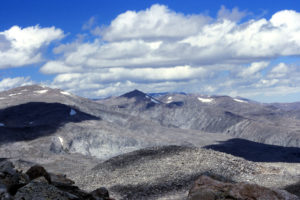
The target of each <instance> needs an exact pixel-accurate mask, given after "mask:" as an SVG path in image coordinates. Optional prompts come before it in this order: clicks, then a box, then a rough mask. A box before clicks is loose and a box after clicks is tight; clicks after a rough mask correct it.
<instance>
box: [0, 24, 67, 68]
mask: <svg viewBox="0 0 300 200" xmlns="http://www.w3.org/2000/svg"><path fill="white" fill-rule="evenodd" d="M63 37H64V34H63V32H62V30H60V29H56V28H55V27H50V28H41V27H39V26H32V27H26V28H23V29H22V28H20V27H19V26H13V27H11V28H10V29H8V30H5V31H3V32H0V69H1V68H2V69H3V68H8V67H20V66H24V65H28V64H33V63H37V62H40V61H41V60H42V54H41V52H40V51H39V50H40V48H41V47H43V46H47V45H49V44H50V43H51V42H52V41H54V40H58V39H61V38H63Z"/></svg>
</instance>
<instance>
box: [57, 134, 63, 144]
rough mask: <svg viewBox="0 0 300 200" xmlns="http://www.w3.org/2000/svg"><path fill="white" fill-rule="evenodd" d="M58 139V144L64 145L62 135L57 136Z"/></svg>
mask: <svg viewBox="0 0 300 200" xmlns="http://www.w3.org/2000/svg"><path fill="white" fill-rule="evenodd" d="M58 139H59V141H60V144H61V145H62V146H63V145H64V139H63V138H62V137H60V136H58Z"/></svg>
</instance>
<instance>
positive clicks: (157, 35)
mask: <svg viewBox="0 0 300 200" xmlns="http://www.w3.org/2000/svg"><path fill="white" fill-rule="evenodd" d="M209 21H211V18H210V17H208V16H205V15H201V14H199V15H184V14H181V13H176V12H174V11H172V10H170V9H169V8H168V7H166V6H164V5H159V4H155V5H153V6H151V7H150V8H149V9H146V10H142V11H139V12H136V11H127V12H125V13H122V14H120V15H119V16H118V17H117V18H116V19H114V20H113V21H112V22H111V24H110V25H109V26H108V27H107V28H104V29H102V30H101V29H100V30H101V31H100V32H99V34H101V36H102V37H103V39H104V40H107V41H117V40H129V39H146V40H157V39H178V38H184V37H186V36H189V35H191V34H192V35H193V34H196V33H198V31H199V30H200V29H201V28H202V27H203V26H204V25H206V24H207V23H208V22H209Z"/></svg>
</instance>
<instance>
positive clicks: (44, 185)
mask: <svg viewBox="0 0 300 200" xmlns="http://www.w3.org/2000/svg"><path fill="white" fill-rule="evenodd" d="M46 199H59V200H70V199H76V197H75V196H74V195H72V197H70V195H69V194H66V193H65V192H63V191H61V190H59V189H57V188H56V187H55V186H53V185H50V184H48V180H46V179H45V178H44V177H39V178H36V179H34V180H33V181H31V182H30V183H29V184H27V185H26V186H24V187H22V188H20V189H19V190H18V191H17V193H16V195H15V200H46ZM77 199H78V198H77Z"/></svg>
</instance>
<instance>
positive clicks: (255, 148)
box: [204, 138, 300, 163]
mask: <svg viewBox="0 0 300 200" xmlns="http://www.w3.org/2000/svg"><path fill="white" fill-rule="evenodd" d="M204 148H206V149H213V150H215V151H220V152H224V153H228V154H231V155H233V156H237V157H242V158H244V159H246V160H249V161H253V162H288V163H300V148H296V147H283V146H277V145H269V144H263V143H258V142H253V141H249V140H246V139H240V138H234V139H230V140H227V141H219V144H213V145H208V146H205V147H204Z"/></svg>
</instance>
